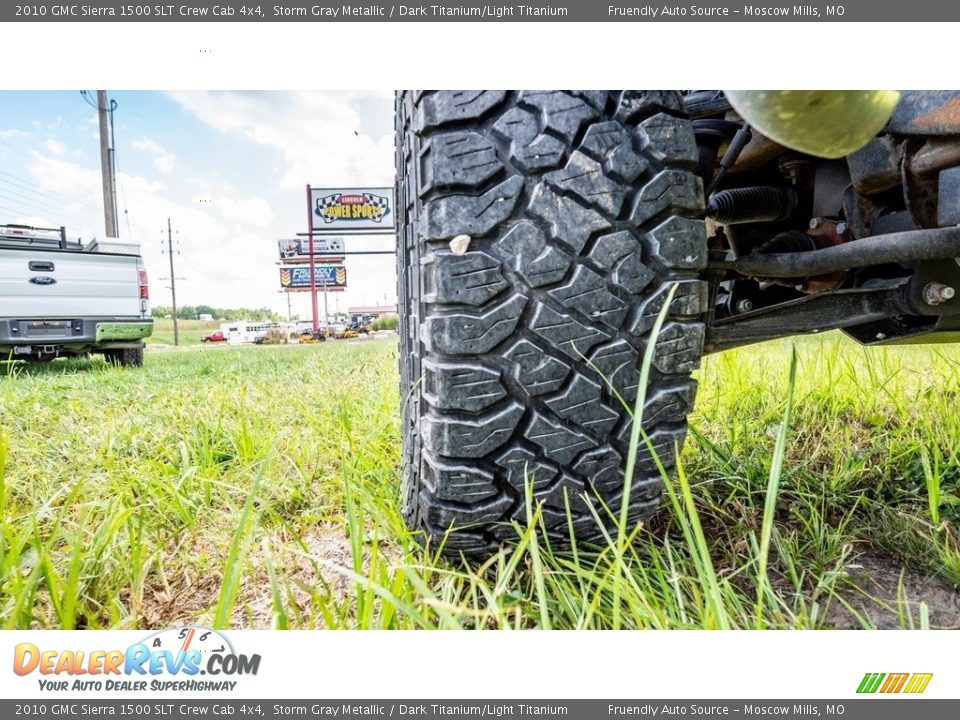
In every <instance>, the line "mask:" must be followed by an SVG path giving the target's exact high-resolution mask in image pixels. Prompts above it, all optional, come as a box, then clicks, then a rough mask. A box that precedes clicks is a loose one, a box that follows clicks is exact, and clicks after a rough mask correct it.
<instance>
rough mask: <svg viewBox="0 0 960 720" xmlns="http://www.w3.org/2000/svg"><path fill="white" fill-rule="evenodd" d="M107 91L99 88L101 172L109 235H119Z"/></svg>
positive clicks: (106, 224)
mask: <svg viewBox="0 0 960 720" xmlns="http://www.w3.org/2000/svg"><path fill="white" fill-rule="evenodd" d="M109 112H111V108H110V106H109V105H108V104H107V91H106V90H97V115H98V117H99V120H100V174H101V176H102V182H103V218H104V226H105V227H106V233H107V237H112V238H115V237H119V235H120V231H119V228H118V227H117V197H116V193H115V192H114V178H113V149H112V148H111V147H110V129H109V122H108V118H107V113H109Z"/></svg>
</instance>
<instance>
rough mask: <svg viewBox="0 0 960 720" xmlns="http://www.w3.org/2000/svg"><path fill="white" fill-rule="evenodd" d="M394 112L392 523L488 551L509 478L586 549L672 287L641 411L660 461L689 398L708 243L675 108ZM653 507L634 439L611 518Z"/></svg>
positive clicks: (478, 96)
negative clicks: (631, 472)
mask: <svg viewBox="0 0 960 720" xmlns="http://www.w3.org/2000/svg"><path fill="white" fill-rule="evenodd" d="M396 115H397V179H398V195H397V212H398V228H399V243H398V253H397V257H398V298H399V300H400V303H399V304H400V307H399V313H400V327H399V334H400V346H401V347H400V350H401V352H400V372H401V385H402V392H403V401H404V405H403V420H402V422H403V426H402V435H403V485H404V490H403V492H404V515H405V519H406V521H407V523H408V524H409V526H410V527H411V528H412V529H414V530H415V531H418V532H419V533H421V537H422V539H423V540H424V541H428V542H431V543H432V544H433V545H434V546H436V545H437V544H440V543H442V545H443V548H444V552H445V553H446V554H448V555H454V556H457V555H460V554H463V555H465V556H484V555H488V554H490V553H492V552H494V551H495V550H496V549H497V548H498V547H499V546H500V545H501V544H502V543H503V542H508V541H510V540H511V539H515V538H516V537H517V533H516V529H515V528H514V527H513V525H512V521H514V520H516V521H518V522H519V523H520V524H521V525H523V524H524V523H525V518H526V506H525V483H527V482H529V483H530V484H531V490H532V494H533V498H534V502H535V503H537V504H542V527H543V528H544V529H545V531H546V532H547V534H548V535H549V536H550V538H551V543H552V544H553V546H554V547H557V546H558V545H560V546H563V545H567V544H569V540H570V532H569V529H568V511H569V518H570V525H571V526H572V529H573V534H574V536H575V541H576V542H578V543H580V542H588V543H590V542H600V541H602V539H603V532H604V530H607V531H609V530H611V529H612V528H613V527H614V522H613V520H612V519H611V518H610V512H611V511H612V512H613V513H614V514H619V511H620V506H621V502H622V500H623V493H624V488H625V485H624V477H623V475H624V464H625V458H626V454H627V448H628V445H629V436H630V419H629V415H628V413H627V412H626V411H625V409H624V406H623V403H627V404H628V405H629V406H630V407H631V408H632V407H633V403H634V401H635V399H636V397H637V386H638V381H639V375H640V365H641V363H642V357H643V353H644V350H645V348H646V344H647V342H648V341H649V339H650V333H651V330H652V328H653V326H654V323H655V321H656V319H657V316H658V314H659V313H660V311H661V308H662V307H663V303H664V301H665V298H666V297H667V294H668V292H669V291H670V289H671V287H673V286H674V285H676V290H675V295H674V299H673V301H672V302H671V305H670V308H669V310H668V315H667V318H666V321H665V323H664V325H663V328H662V331H661V333H660V335H659V336H658V339H657V343H656V347H655V351H654V356H653V362H652V368H651V380H650V384H649V387H648V388H647V395H646V403H645V406H644V411H643V420H642V424H643V427H644V429H645V430H646V432H647V433H648V436H649V438H650V441H651V443H652V445H653V446H654V448H655V449H656V454H657V457H658V458H659V460H660V461H661V462H662V463H663V465H664V466H665V467H667V468H670V467H672V466H674V465H675V462H676V460H675V453H676V449H677V448H679V447H680V446H681V445H682V443H683V439H684V435H685V432H686V415H687V413H688V412H689V411H690V409H691V407H692V404H693V400H694V394H695V391H696V385H695V382H694V381H693V380H692V379H691V377H690V374H691V372H692V371H693V370H694V369H695V368H696V367H697V365H698V363H699V360H700V356H701V353H702V348H703V340H704V324H703V323H702V322H701V315H702V314H703V313H704V312H705V310H706V306H707V288H706V283H704V282H703V281H701V279H700V271H701V270H702V269H703V268H704V266H705V264H706V259H707V243H706V233H705V228H704V223H703V217H704V201H703V189H702V184H701V181H700V179H699V178H698V177H697V175H696V174H695V170H696V167H697V147H696V142H695V140H694V136H693V131H692V126H691V123H690V121H689V120H688V119H687V118H686V116H685V113H684V106H683V99H682V96H681V95H680V94H679V93H675V92H650V91H583V92H573V91H571V92H560V91H551V92H495V91H484V92H481V91H462V92H458V91H443V92H427V93H415V92H413V91H401V92H399V93H398V95H397V114H396ZM618 396H619V397H618ZM621 398H622V401H623V402H621ZM525 478H526V479H525ZM660 494H661V478H660V474H659V472H658V469H657V467H656V461H655V459H654V457H653V456H652V455H651V453H650V452H649V451H648V449H647V447H646V446H645V444H644V443H643V442H641V446H640V448H639V454H638V459H637V463H636V469H635V477H634V479H633V483H632V489H631V492H630V497H629V499H628V503H629V520H630V524H631V526H633V525H634V524H635V523H636V522H638V521H641V520H644V519H645V518H647V517H649V516H650V515H651V514H652V513H653V512H654V511H655V509H656V507H657V505H658V503H659V500H660ZM591 505H592V506H593V508H594V509H595V510H596V512H597V514H598V515H599V516H600V517H601V518H602V521H603V524H604V525H605V527H604V528H601V527H600V525H598V523H597V521H596V520H595V518H594V515H593V513H592V512H591V508H590V506H591ZM604 506H606V507H607V508H609V509H610V510H609V511H608V510H606V509H605V507H604ZM568 509H569V510H568Z"/></svg>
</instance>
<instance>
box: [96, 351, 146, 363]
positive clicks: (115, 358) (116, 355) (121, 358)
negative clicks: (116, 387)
mask: <svg viewBox="0 0 960 720" xmlns="http://www.w3.org/2000/svg"><path fill="white" fill-rule="evenodd" d="M103 356H104V357H105V358H106V359H107V362H108V363H112V364H114V365H119V366H120V367H142V366H143V348H142V347H140V348H120V349H116V350H104V351H103Z"/></svg>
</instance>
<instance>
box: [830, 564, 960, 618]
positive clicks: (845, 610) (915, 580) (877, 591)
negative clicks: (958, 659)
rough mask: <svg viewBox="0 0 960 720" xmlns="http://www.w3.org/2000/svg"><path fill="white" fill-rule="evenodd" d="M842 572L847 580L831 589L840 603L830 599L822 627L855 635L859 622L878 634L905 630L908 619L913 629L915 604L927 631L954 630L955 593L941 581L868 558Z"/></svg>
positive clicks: (959, 597) (959, 609) (958, 601)
mask: <svg viewBox="0 0 960 720" xmlns="http://www.w3.org/2000/svg"><path fill="white" fill-rule="evenodd" d="M846 572H847V577H846V578H844V579H843V580H841V581H840V582H838V583H837V594H838V595H839V596H840V598H842V600H843V602H840V600H838V599H836V598H834V599H833V601H832V603H831V605H830V609H829V611H828V612H827V617H826V625H827V626H828V627H833V628H836V629H837V630H853V629H859V628H861V627H863V623H862V622H861V619H860V618H862V619H864V620H866V621H867V622H868V623H869V624H870V625H871V626H872V627H875V628H877V629H878V630H896V629H899V628H904V627H906V628H909V627H911V620H910V619H912V626H913V627H914V628H919V627H920V626H921V621H920V617H921V604H926V606H927V609H928V612H929V618H930V627H931V628H935V629H941V630H955V629H960V592H958V590H957V588H956V587H953V586H951V585H950V584H949V583H947V582H945V581H944V580H942V579H940V578H937V577H933V576H930V575H925V574H923V573H920V572H917V571H916V570H913V569H911V568H909V567H905V566H904V565H903V564H902V563H900V562H898V561H896V560H893V559H891V558H889V557H885V556H883V555H880V554H877V553H873V552H866V553H863V554H861V555H859V556H858V557H857V558H856V559H854V560H852V561H851V562H850V563H848V565H847V567H846ZM901 578H902V580H901ZM858 616H859V618H858Z"/></svg>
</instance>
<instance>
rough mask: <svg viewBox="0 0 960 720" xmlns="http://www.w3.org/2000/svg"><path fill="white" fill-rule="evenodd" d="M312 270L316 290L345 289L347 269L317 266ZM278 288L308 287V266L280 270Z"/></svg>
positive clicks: (333, 266) (341, 266)
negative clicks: (328, 288) (314, 274)
mask: <svg viewBox="0 0 960 720" xmlns="http://www.w3.org/2000/svg"><path fill="white" fill-rule="evenodd" d="M314 270H315V271H316V278H317V287H318V288H322V287H341V288H345V287H346V286H347V269H346V268H345V267H344V266H343V265H317V267H316V268H314ZM280 287H282V288H308V287H310V266H309V265H298V266H296V267H288V268H287V267H285V268H280Z"/></svg>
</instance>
